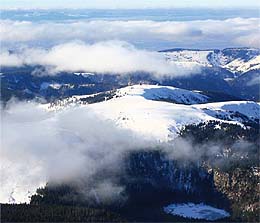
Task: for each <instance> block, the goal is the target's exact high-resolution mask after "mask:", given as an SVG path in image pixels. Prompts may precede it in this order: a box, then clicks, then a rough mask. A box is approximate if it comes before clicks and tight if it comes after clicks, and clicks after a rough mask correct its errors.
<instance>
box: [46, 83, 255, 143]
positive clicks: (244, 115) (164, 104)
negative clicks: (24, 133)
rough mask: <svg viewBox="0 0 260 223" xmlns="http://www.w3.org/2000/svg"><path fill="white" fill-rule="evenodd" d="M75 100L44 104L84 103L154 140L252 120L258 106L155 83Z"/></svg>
mask: <svg viewBox="0 0 260 223" xmlns="http://www.w3.org/2000/svg"><path fill="white" fill-rule="evenodd" d="M75 97H78V98H82V97H84V96H75ZM75 99H76V98H74V97H73V98H72V99H71V100H67V101H69V103H70V104H69V105H67V104H66V103H65V102H64V101H62V102H61V103H59V104H58V105H52V106H50V105H44V107H46V108H47V109H48V110H52V111H53V110H54V111H58V110H62V109H64V108H65V107H67V108H69V107H70V106H83V107H84V106H87V107H88V108H90V109H92V110H93V112H94V113H97V114H98V115H100V116H102V117H104V118H105V119H110V120H113V121H115V122H116V123H117V125H118V126H120V127H122V128H125V129H130V130H132V131H134V132H136V133H137V134H141V135H142V136H143V137H147V138H155V139H157V140H158V141H169V140H171V139H173V138H174V137H176V135H177V134H178V132H179V130H180V129H181V128H183V126H185V125H187V124H194V123H199V122H205V121H209V120H219V121H225V122H231V123H237V124H242V123H243V122H245V121H254V122H256V121H257V119H259V109H260V106H259V104H257V103H255V102H251V101H231V102H230V101H228V102H217V103H207V100H208V98H207V96H205V95H203V94H201V93H198V92H192V91H188V90H183V89H179V88H174V87H167V86H157V85H134V86H129V87H125V88H121V89H119V90H117V91H116V92H115V95H114V96H113V97H112V99H110V100H105V101H103V102H99V103H94V104H86V103H84V104H82V103H78V101H77V100H75ZM168 101H170V102H168ZM203 102H204V103H203Z"/></svg>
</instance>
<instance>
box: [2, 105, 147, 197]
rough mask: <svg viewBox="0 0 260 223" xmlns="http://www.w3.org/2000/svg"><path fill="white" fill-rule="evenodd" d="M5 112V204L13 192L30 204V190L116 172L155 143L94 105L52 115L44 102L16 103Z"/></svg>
mask: <svg viewBox="0 0 260 223" xmlns="http://www.w3.org/2000/svg"><path fill="white" fill-rule="evenodd" d="M1 114H2V126H1V127H2V129H3V131H2V136H1V137H2V138H1V139H2V142H1V157H0V161H1V172H0V173H1V194H0V201H1V202H8V200H9V196H10V194H11V193H12V192H14V193H13V197H15V198H16V199H17V200H16V201H17V202H19V201H20V202H23V201H28V198H26V194H27V192H28V190H29V191H31V192H32V193H34V192H35V190H36V188H38V187H39V186H42V185H44V184H45V183H46V182H47V181H49V182H52V183H62V182H63V183H64V182H73V181H77V180H78V179H82V177H83V178H84V179H90V178H91V177H92V176H93V175H95V174H96V173H97V172H98V171H99V170H100V169H102V168H105V169H106V170H108V169H109V168H111V169H113V170H116V169H117V168H120V165H119V163H120V159H122V155H124V153H125V152H127V151H131V150H135V149H141V148H146V147H149V145H152V144H151V143H150V142H146V141H144V140H143V139H140V138H139V137H138V136H136V135H134V134H133V133H132V132H130V131H127V130H123V129H119V128H117V127H116V126H115V124H114V123H113V122H110V121H108V120H103V119H102V118H100V117H97V116H96V115H94V114H93V112H92V111H91V110H90V109H89V108H88V107H85V108H70V109H68V110H65V111H62V112H59V113H54V112H52V113H50V112H47V111H45V109H43V108H41V107H40V106H39V105H38V104H34V103H22V102H20V103H17V102H14V103H11V104H8V108H6V109H4V110H1ZM105 180H106V179H104V183H106V182H105ZM109 183H111V182H109ZM115 189H116V190H118V187H116V186H115Z"/></svg>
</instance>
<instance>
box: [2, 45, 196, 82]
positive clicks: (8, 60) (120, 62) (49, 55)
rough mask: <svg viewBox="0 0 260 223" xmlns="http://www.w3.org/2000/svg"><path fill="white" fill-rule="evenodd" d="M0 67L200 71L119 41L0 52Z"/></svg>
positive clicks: (161, 72) (157, 72)
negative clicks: (37, 66) (38, 66)
mask: <svg viewBox="0 0 260 223" xmlns="http://www.w3.org/2000/svg"><path fill="white" fill-rule="evenodd" d="M0 58H1V61H0V65H1V66H23V65H42V66H45V67H47V68H48V70H49V74H56V73H58V72H60V71H69V72H75V71H85V72H95V73H109V74H127V73H133V72H148V73H152V74H154V75H155V76H158V77H162V76H164V75H167V76H169V75H170V76H171V75H174V76H179V75H188V74H191V73H194V72H198V71H199V67H198V66H196V65H192V66H191V65H189V66H188V65H187V66H185V65H182V64H178V63H168V62H167V61H166V59H165V57H164V55H163V54H161V53H158V52H151V51H147V50H140V49H136V48H135V47H134V46H132V45H130V44H128V43H126V42H122V41H107V42H99V43H95V44H85V43H83V42H70V43H66V44H60V45H57V46H54V47H52V48H51V49H48V50H46V49H42V48H22V49H20V50H19V51H17V52H15V53H14V52H9V51H2V53H1V54H0Z"/></svg>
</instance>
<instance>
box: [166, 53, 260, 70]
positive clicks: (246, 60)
mask: <svg viewBox="0 0 260 223" xmlns="http://www.w3.org/2000/svg"><path fill="white" fill-rule="evenodd" d="M162 52H163V53H164V54H165V57H166V60H167V61H169V62H170V63H184V64H186V65H188V64H196V65H200V66H204V67H221V68H225V69H227V70H229V71H231V72H232V73H245V72H248V71H251V70H256V69H260V50H259V49H253V48H252V49H250V48H245V49H244V48H241V49H239V48H237V49H224V50H191V49H189V50H186V49H176V50H174V49H173V50H167V51H162Z"/></svg>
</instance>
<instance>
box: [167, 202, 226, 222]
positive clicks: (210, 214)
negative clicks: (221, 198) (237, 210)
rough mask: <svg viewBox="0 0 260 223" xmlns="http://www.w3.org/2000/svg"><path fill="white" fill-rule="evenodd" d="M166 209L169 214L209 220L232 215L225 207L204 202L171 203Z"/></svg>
mask: <svg viewBox="0 0 260 223" xmlns="http://www.w3.org/2000/svg"><path fill="white" fill-rule="evenodd" d="M164 211H165V212H166V213H167V214H172V215H178V216H181V217H185V218H193V219H204V220H209V221H215V220H218V219H222V218H227V217H229V216H230V214H229V213H228V212H226V211H225V210H223V209H218V208H214V207H212V206H209V205H205V204H203V203H200V204H194V203H186V204H170V205H168V206H167V207H164Z"/></svg>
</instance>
